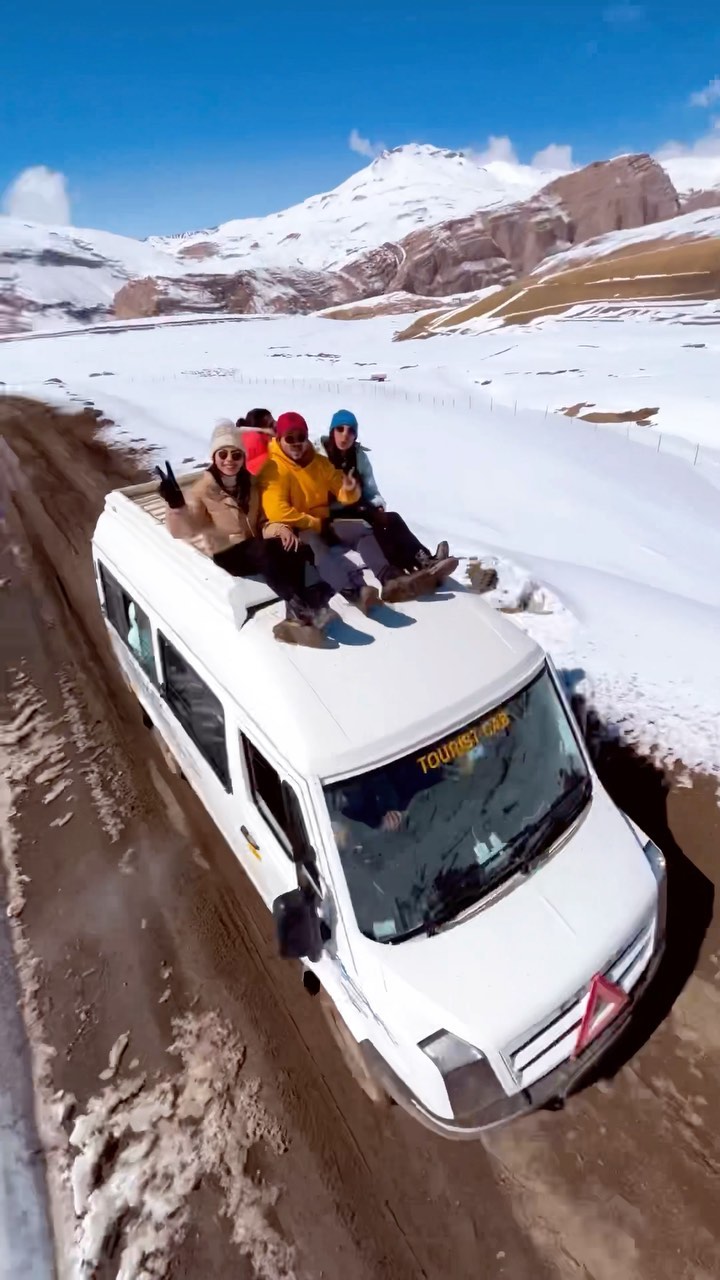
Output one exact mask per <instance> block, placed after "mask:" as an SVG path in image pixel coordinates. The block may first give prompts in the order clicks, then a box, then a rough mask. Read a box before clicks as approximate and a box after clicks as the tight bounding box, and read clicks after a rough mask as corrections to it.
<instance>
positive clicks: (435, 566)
mask: <svg viewBox="0 0 720 1280" xmlns="http://www.w3.org/2000/svg"><path fill="white" fill-rule="evenodd" d="M459 563H460V561H459V560H458V559H457V557H456V556H451V555H450V547H449V546H448V544H447V542H438V545H437V550H436V552H435V555H434V556H431V555H429V554H428V553H427V552H426V551H421V552H420V554H419V556H418V558H417V564H418V568H420V569H430V570H431V571H432V573H433V576H434V578H435V586H436V587H439V586H440V585H441V584H442V583H443V582H444V581H445V579H446V578H449V577H451V575H452V574H453V573H454V572H455V570H456V569H457V567H458V564H459Z"/></svg>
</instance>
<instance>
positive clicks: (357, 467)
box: [321, 409, 458, 584]
mask: <svg viewBox="0 0 720 1280" xmlns="http://www.w3.org/2000/svg"><path fill="white" fill-rule="evenodd" d="M321 444H322V447H323V449H324V450H325V453H326V454H327V456H328V458H329V459H330V461H331V462H332V463H333V465H334V466H336V467H337V468H338V470H339V471H343V472H344V473H345V474H346V475H350V474H354V475H355V476H356V477H357V479H358V480H359V482H360V486H361V489H362V497H361V498H360V499H359V501H358V502H357V503H355V504H354V506H353V507H352V508H350V507H341V506H340V505H339V504H335V506H331V508H330V521H331V526H332V523H334V522H335V521H336V520H340V519H345V520H348V519H358V518H362V519H363V520H366V521H367V522H368V524H369V525H370V526H371V528H372V531H373V533H374V534H375V537H376V539H377V541H378V543H379V544H380V547H381V549H382V551H383V553H384V554H385V556H386V557H387V559H388V560H389V562H390V564H393V565H396V566H397V568H398V569H402V571H403V572H404V573H416V572H417V570H418V569H430V570H431V571H432V573H433V576H434V578H435V582H436V584H439V583H441V582H443V581H444V580H445V578H449V577H450V575H451V574H452V573H454V572H455V570H456V569H457V566H458V561H457V559H456V558H455V556H451V555H450V548H449V547H448V544H447V542H441V543H439V545H438V547H437V550H436V551H435V554H434V555H433V553H432V552H431V551H430V550H429V549H428V548H427V547H424V546H423V544H422V543H421V542H420V540H419V538H416V537H415V534H414V533H413V532H412V530H411V529H409V528H408V526H407V524H406V523H405V521H404V520H403V518H402V516H401V515H398V513H397V511H388V510H387V506H386V503H385V499H384V498H383V496H382V494H381V492H380V490H379V488H378V484H377V481H376V479H375V473H374V471H373V467H372V463H371V461H370V458H369V456H368V455H369V450H368V449H367V448H366V447H365V446H364V445H362V444H360V442H359V440H358V420H357V418H356V416H355V414H354V413H351V411H350V410H349V409H338V411H337V413H334V414H333V416H332V420H331V422H330V431H329V433H328V435H327V436H323V438H322V440H321Z"/></svg>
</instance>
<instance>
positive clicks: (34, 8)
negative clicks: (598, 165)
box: [0, 0, 720, 236]
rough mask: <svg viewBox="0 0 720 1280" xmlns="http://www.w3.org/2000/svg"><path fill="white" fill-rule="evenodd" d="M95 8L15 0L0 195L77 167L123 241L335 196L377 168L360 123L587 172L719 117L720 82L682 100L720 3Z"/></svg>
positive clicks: (714, 47)
mask: <svg viewBox="0 0 720 1280" xmlns="http://www.w3.org/2000/svg"><path fill="white" fill-rule="evenodd" d="M102 9H103V6H101V5H99V4H98V3H97V0H93V2H92V3H90V2H88V0H80V2H79V3H78V2H74V0H68V3H67V4H65V5H59V4H57V0H53V2H52V3H51V2H50V0H36V2H35V3H34V4H33V5H27V4H26V5H22V4H19V5H8V6H6V7H5V10H4V12H3V18H2V37H1V38H2V66H3V73H2V76H1V77H0V192H2V191H3V190H4V189H5V188H6V187H7V186H8V184H9V183H10V182H11V181H12V180H13V178H14V177H15V176H16V175H17V174H18V173H19V172H20V171H21V170H23V169H25V168H26V167H27V166H31V165H39V164H42V165H47V166H49V167H50V168H52V169H56V170H59V171H60V172H61V173H63V174H65V175H66V178H67V184H68V189H69V192H70V196H71V200H72V220H73V222H74V223H75V224H76V225H80V226H83V225H84V226H95V227H103V228H106V229H108V230H112V231H120V232H123V233H125V234H128V235H138V236H143V235H147V234H152V233H164V232H175V231H180V230H188V229H192V228H195V227H198V228H199V227H203V226H208V225H213V224H215V223H217V222H221V221H224V220H227V219H228V218H231V217H242V216H245V215H249V214H263V213H268V212H270V211H271V210H273V209H277V208H282V207H284V206H285V205H288V204H292V203H294V202H295V201H297V200H301V199H304V198H305V197H306V196H308V195H311V194H313V193H315V192H317V191H321V190H325V189H327V188H329V187H332V186H335V185H336V184H337V183H338V182H341V181H342V180H343V179H344V178H346V177H348V176H349V174H350V173H352V172H353V171H355V170H356V169H358V168H360V167H361V165H363V164H366V163H367V159H366V158H365V157H363V156H362V155H360V154H357V153H356V152H353V151H352V150H351V149H350V148H349V146H348V138H349V136H350V133H351V131H352V130H357V131H358V133H359V135H360V136H361V137H363V138H365V139H368V140H369V141H370V143H376V142H379V141H383V142H385V143H386V144H387V145H389V146H396V145H399V144H401V143H404V142H411V141H420V142H432V143H435V144H436V145H439V146H448V147H458V148H459V147H470V146H472V147H474V148H475V149H477V150H482V149H483V148H484V147H485V145H486V139H487V138H488V136H489V135H495V136H502V137H509V138H510V139H511V140H512V144H513V146H514V148H515V151H516V153H517V154H518V156H519V158H520V159H521V160H524V161H529V160H530V159H531V157H532V156H533V155H534V154H535V153H536V152H537V151H538V150H540V149H542V148H544V147H546V146H547V145H548V144H549V143H557V144H564V145H567V144H570V145H571V146H572V148H573V157H574V159H575V161H576V162H577V163H585V162H587V161H589V160H592V159H597V158H599V157H603V156H607V155H609V154H616V153H618V152H622V151H630V150H654V149H656V148H658V147H660V146H661V145H662V144H663V143H665V142H666V141H668V140H669V139H673V140H675V141H677V142H678V143H680V144H684V145H687V146H691V145H693V143H694V142H696V140H697V139H699V138H703V137H705V136H706V135H707V136H711V134H712V130H713V110H714V112H715V114H718V115H720V85H718V91H717V93H716V94H715V93H713V92H710V93H709V94H708V95H707V101H705V100H703V102H704V105H694V106H693V105H692V104H691V96H692V95H693V93H698V92H700V91H701V90H702V89H703V88H704V86H706V85H708V83H709V82H711V81H712V80H713V78H714V77H716V76H720V5H719V4H718V0H694V2H693V3H692V4H684V5H682V4H677V3H670V2H669V0H658V2H656V3H647V4H644V5H641V4H629V3H614V4H613V3H610V2H607V0H606V2H605V3H599V2H598V3H595V2H593V0H584V2H583V0H577V2H576V0H558V2H555V3H546V2H544V0H503V3H502V4H501V3H498V2H497V0H490V2H488V3H485V2H481V0H476V2H475V3H470V2H469V0H443V3H442V4H438V3H437V2H435V3H432V4H431V3H429V2H428V0H416V2H415V3H412V2H410V3H407V2H400V0H365V3H364V4H362V5H355V4H352V5H350V4H348V3H347V0H346V2H345V3H343V0H333V2H332V3H330V2H329V0H315V2H314V3H313V4H312V5H311V6H309V7H304V6H301V5H299V4H297V3H289V2H288V0H273V2H272V3H270V4H265V5H261V3H260V0H253V3H251V4H248V0H233V2H231V3H229V2H227V0H213V3H211V4H209V5H207V6H204V5H202V4H200V3H198V0H193V2H192V3H187V2H186V0H173V3H168V0H143V3H139V0H124V2H123V4H122V5H120V6H108V7H107V11H106V12H107V17H106V16H105V15H104V14H103V13H102ZM713 99H717V100H716V101H715V102H714V105H713ZM718 137H719V138H720V134H719V135H718ZM702 145H704V144H702V143H701V144H700V146H701V147H702ZM718 149H719V150H720V146H719V147H718Z"/></svg>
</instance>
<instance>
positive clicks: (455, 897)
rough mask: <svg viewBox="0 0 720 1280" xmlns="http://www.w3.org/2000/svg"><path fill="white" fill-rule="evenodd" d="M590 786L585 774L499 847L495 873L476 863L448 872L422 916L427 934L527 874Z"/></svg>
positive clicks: (581, 804)
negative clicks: (484, 874)
mask: <svg viewBox="0 0 720 1280" xmlns="http://www.w3.org/2000/svg"><path fill="white" fill-rule="evenodd" d="M591 790H592V784H591V781H590V778H589V777H584V778H582V779H581V780H580V783H579V785H575V786H574V787H571V788H570V789H569V790H568V791H564V792H563V794H562V795H561V796H558V798H557V800H555V801H554V802H553V804H551V806H550V808H549V809H548V810H546V812H545V813H544V814H543V815H542V817H541V818H538V819H537V821H536V822H534V823H532V824H531V825H529V826H527V827H524V828H523V830H522V831H520V832H518V834H517V835H516V836H514V837H513V839H511V840H509V841H508V842H507V844H505V845H504V846H503V848H502V849H501V850H499V851H498V855H497V858H498V861H499V862H501V865H500V867H498V871H497V873H496V874H495V875H494V876H489V877H488V878H487V879H481V878H479V877H481V875H482V868H481V867H480V866H478V865H475V864H474V865H473V866H470V867H463V868H460V869H458V870H457V871H456V872H454V873H451V874H450V875H447V873H446V878H447V880H448V881H450V882H451V883H450V884H449V885H448V888H447V891H446V892H445V893H444V894H443V898H442V901H441V902H440V903H439V905H438V907H437V908H436V909H435V910H432V909H430V908H428V910H427V911H426V912H425V915H424V918H423V925H422V927H423V928H424V929H425V931H426V932H427V933H428V935H432V934H433V933H435V932H436V931H437V930H438V929H439V928H440V927H441V926H442V925H444V924H449V923H450V922H451V921H452V920H454V919H456V917H457V916H459V915H460V913H461V912H462V911H463V910H465V908H467V907H472V906H474V905H475V903H476V902H479V901H480V900H481V899H482V898H484V897H486V896H487V894H488V893H489V892H490V891H491V890H492V889H495V888H497V886H498V884H500V883H502V881H503V880H507V879H509V878H510V876H513V875H517V874H518V872H519V873H521V874H523V875H528V874H529V872H530V871H531V870H532V866H533V864H534V863H535V861H536V860H537V858H538V857H539V856H541V854H542V853H543V852H544V851H545V850H546V849H547V848H548V846H550V845H552V844H554V842H555V839H557V838H558V837H559V836H560V835H561V834H562V833H563V832H564V831H565V830H567V827H568V826H569V824H570V822H571V821H572V820H573V819H574V818H575V817H577V816H578V815H579V814H580V813H581V812H582V810H583V809H584V808H585V805H586V803H587V801H588V799H589V797H590V792H591ZM517 845H520V846H521V850H522V851H521V853H520V856H519V857H515V858H513V859H512V860H511V861H509V862H508V860H507V856H506V855H507V854H509V853H510V852H511V851H512V849H513V848H515V847H516V846H517ZM442 879H443V873H442V872H441V873H440V875H439V876H438V877H436V879H435V881H434V884H433V888H438V881H442Z"/></svg>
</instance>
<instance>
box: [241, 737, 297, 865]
mask: <svg viewBox="0 0 720 1280" xmlns="http://www.w3.org/2000/svg"><path fill="white" fill-rule="evenodd" d="M242 743H243V748H244V751H245V759H246V761H247V767H248V774H249V776H250V789H251V791H252V794H253V799H254V801H255V803H256V805H257V807H258V809H259V810H260V812H261V814H262V815H263V817H264V819H265V821H266V822H267V823H268V825H269V826H270V827H271V828H272V830H273V831H274V832H275V835H276V836H277V837H278V839H279V840H280V843H281V844H282V846H283V848H284V849H285V852H286V853H287V854H288V857H290V856H291V851H290V839H289V832H288V823H287V817H286V814H285V802H284V800H283V793H282V781H281V779H280V775H279V774H278V773H277V771H276V770H275V769H274V768H273V766H272V765H271V764H270V762H269V761H268V760H266V759H265V757H264V755H262V753H261V752H260V751H258V749H257V747H256V746H254V744H253V743H252V742H250V741H249V739H248V738H246V737H245V736H244V735H243V738H242Z"/></svg>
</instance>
